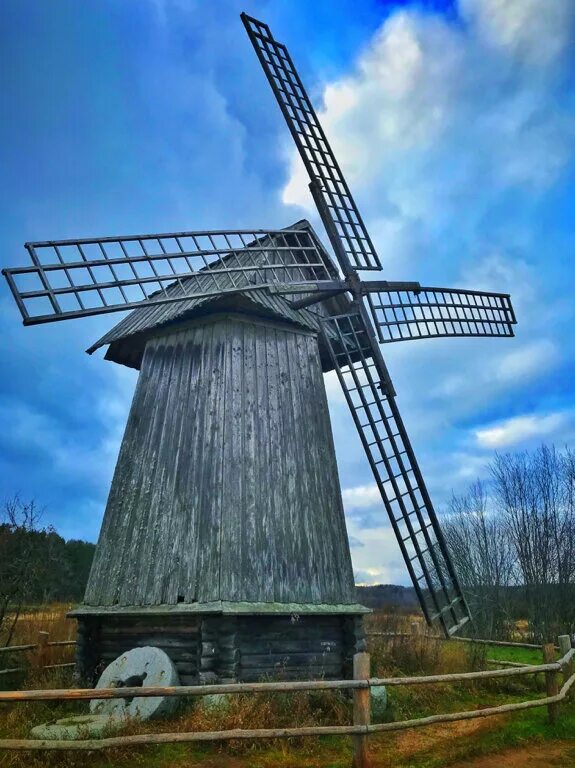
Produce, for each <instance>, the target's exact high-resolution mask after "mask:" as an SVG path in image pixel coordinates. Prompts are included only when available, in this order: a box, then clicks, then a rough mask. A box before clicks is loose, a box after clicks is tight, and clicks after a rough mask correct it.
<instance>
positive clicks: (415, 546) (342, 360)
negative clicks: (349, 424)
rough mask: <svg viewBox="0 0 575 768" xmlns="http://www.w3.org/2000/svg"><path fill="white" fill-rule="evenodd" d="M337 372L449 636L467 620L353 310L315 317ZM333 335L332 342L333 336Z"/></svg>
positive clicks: (432, 610)
mask: <svg viewBox="0 0 575 768" xmlns="http://www.w3.org/2000/svg"><path fill="white" fill-rule="evenodd" d="M322 322H323V324H324V326H325V328H326V331H327V329H328V328H330V329H331V330H332V331H334V332H335V333H329V332H325V333H324V334H323V336H324V340H325V343H326V345H327V346H328V348H329V350H330V355H331V359H332V362H333V364H334V367H335V370H336V373H337V376H338V379H339V381H340V384H341V386H342V389H343V392H344V395H345V398H346V400H347V403H348V405H349V408H350V410H351V414H352V417H353V420H354V422H355V425H356V427H357V430H358V432H359V436H360V439H361V442H362V444H363V447H364V449H365V452H366V454H367V458H368V461H369V463H370V466H371V469H372V471H373V474H374V476H375V480H376V483H377V486H378V489H379V491H380V494H381V497H382V500H383V503H384V506H385V509H386V511H387V514H388V516H389V519H390V522H391V525H392V528H393V530H394V533H395V535H396V537H397V541H398V543H399V547H400V550H401V553H402V555H403V558H404V561H405V564H406V566H407V570H408V572H409V575H410V577H411V580H412V582H413V586H414V588H415V591H416V594H417V597H418V599H419V602H420V604H421V607H422V610H423V613H424V615H425V618H426V621H427V622H428V623H430V624H431V623H433V622H438V623H439V624H440V626H441V628H442V629H443V631H444V632H445V634H447V635H452V634H454V633H455V632H457V631H458V630H459V629H461V627H463V626H464V625H465V624H466V623H467V621H468V620H469V609H468V607H467V603H466V601H465V596H464V595H463V591H462V589H461V587H460V585H459V582H458V580H457V576H456V574H455V572H454V570H453V566H452V564H451V560H450V557H449V553H448V551H447V547H446V544H445V541H444V539H443V536H442V533H441V529H440V527H439V523H438V520H437V517H436V514H435V510H434V508H433V504H432V503H431V499H430V498H429V494H428V492H427V488H426V487H425V483H424V481H423V477H422V475H421V471H420V469H419V466H418V464H417V460H416V458H415V454H414V452H413V448H412V447H411V443H410V442H409V438H408V436H407V432H406V430H405V426H404V424H403V421H402V419H401V416H400V414H399V410H398V408H397V404H396V402H395V397H394V394H393V392H390V391H389V385H388V383H387V371H386V370H385V368H384V369H382V368H381V365H380V363H379V359H378V356H377V355H374V354H373V352H374V350H373V342H372V339H371V336H370V332H369V329H368V328H367V327H366V325H365V322H364V319H363V317H362V314H361V312H360V311H358V310H356V311H354V312H351V313H349V314H344V315H336V316H332V317H330V318H329V319H326V320H323V321H322ZM334 338H336V339H338V341H337V342H336V341H334V340H333V339H334Z"/></svg>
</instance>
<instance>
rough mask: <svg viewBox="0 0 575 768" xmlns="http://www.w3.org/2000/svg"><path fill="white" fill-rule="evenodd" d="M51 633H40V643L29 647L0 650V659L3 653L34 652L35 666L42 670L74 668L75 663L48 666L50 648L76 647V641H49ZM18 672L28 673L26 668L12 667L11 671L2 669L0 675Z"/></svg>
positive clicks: (8, 647) (22, 646)
mask: <svg viewBox="0 0 575 768" xmlns="http://www.w3.org/2000/svg"><path fill="white" fill-rule="evenodd" d="M49 637H50V633H49V632H43V631H40V632H38V642H37V643H29V644H28V645H8V646H6V647H5V648H0V658H1V655H2V654H3V653H9V654H13V653H27V652H30V651H34V656H35V658H34V666H36V667H42V669H65V668H66V667H73V666H74V662H70V663H68V664H46V658H47V655H48V650H49V648H56V647H65V646H75V645H76V641H75V640H54V641H50V640H49ZM18 672H26V667H12V668H10V669H0V675H13V674H16V673H18Z"/></svg>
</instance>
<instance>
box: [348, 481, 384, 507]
mask: <svg viewBox="0 0 575 768" xmlns="http://www.w3.org/2000/svg"><path fill="white" fill-rule="evenodd" d="M342 497H343V505H344V507H345V509H346V511H347V512H352V511H353V510H358V509H371V508H372V507H376V506H379V505H381V504H383V502H382V500H381V494H380V492H379V488H378V487H377V485H376V484H375V483H371V484H370V485H359V486H357V487H356V488H344V490H343V491H342Z"/></svg>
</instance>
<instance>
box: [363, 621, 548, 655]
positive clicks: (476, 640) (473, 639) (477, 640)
mask: <svg viewBox="0 0 575 768" xmlns="http://www.w3.org/2000/svg"><path fill="white" fill-rule="evenodd" d="M418 626H419V625H418ZM366 635H367V637H413V635H414V632H413V631H412V632H386V631H383V632H380V631H375V630H374V631H372V632H366ZM422 637H427V638H429V639H430V640H442V641H445V637H443V635H422ZM452 640H453V641H456V642H458V643H474V644H476V645H499V646H502V647H505V648H531V649H534V650H538V651H540V650H542V649H543V646H542V645H536V644H535V643H515V642H512V641H511V640H485V639H483V638H479V637H457V636H456V635H453V636H452V637H450V638H449V640H448V641H446V642H451V641H452ZM555 648H556V649H558V646H555Z"/></svg>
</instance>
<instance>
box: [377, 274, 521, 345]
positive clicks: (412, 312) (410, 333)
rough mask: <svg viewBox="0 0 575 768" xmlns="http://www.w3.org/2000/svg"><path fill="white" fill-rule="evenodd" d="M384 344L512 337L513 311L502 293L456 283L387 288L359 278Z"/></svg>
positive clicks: (509, 302) (507, 298)
mask: <svg viewBox="0 0 575 768" xmlns="http://www.w3.org/2000/svg"><path fill="white" fill-rule="evenodd" d="M362 291H363V292H364V295H365V296H366V298H367V303H368V305H369V307H370V309H371V314H372V318H373V321H374V324H375V327H376V329H377V332H378V337H379V341H380V342H381V343H382V344H385V343H388V342H393V341H408V340H411V339H426V338H435V337H439V336H513V325H515V323H516V320H515V313H514V312H513V307H512V305H511V298H510V297H509V295H508V294H506V293H490V292H487V291H467V290H459V289H456V288H423V287H421V288H418V289H417V290H415V291H408V290H390V289H389V284H386V283H380V282H377V281H374V282H365V283H362Z"/></svg>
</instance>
